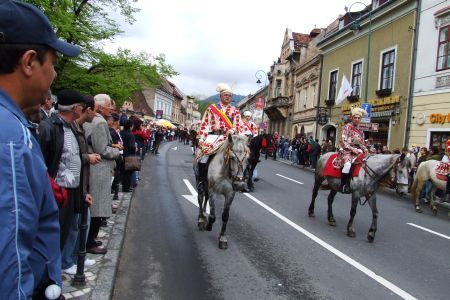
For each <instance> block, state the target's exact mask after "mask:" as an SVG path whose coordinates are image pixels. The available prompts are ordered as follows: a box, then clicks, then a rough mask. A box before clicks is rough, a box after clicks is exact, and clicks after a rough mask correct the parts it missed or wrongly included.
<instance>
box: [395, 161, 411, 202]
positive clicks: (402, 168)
mask: <svg viewBox="0 0 450 300" xmlns="http://www.w3.org/2000/svg"><path fill="white" fill-rule="evenodd" d="M410 170H411V161H410V159H409V158H408V157H406V156H405V154H404V153H402V154H401V155H400V156H399V157H397V158H396V160H395V163H394V167H393V168H392V169H391V177H392V179H393V180H392V181H393V182H394V183H395V191H396V192H397V194H399V195H405V194H407V193H408V179H409V172H410Z"/></svg>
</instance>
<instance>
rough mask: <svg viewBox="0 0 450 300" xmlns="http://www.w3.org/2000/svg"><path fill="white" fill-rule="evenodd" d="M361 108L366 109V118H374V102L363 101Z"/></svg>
mask: <svg viewBox="0 0 450 300" xmlns="http://www.w3.org/2000/svg"><path fill="white" fill-rule="evenodd" d="M361 108H362V109H364V110H365V111H366V113H367V115H366V118H372V104H371V103H361ZM369 122H370V121H369Z"/></svg>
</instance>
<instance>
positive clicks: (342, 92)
mask: <svg viewBox="0 0 450 300" xmlns="http://www.w3.org/2000/svg"><path fill="white" fill-rule="evenodd" d="M352 92H353V88H352V86H351V85H350V82H348V80H347V77H345V75H343V76H342V84H341V88H340V89H339V94H338V96H337V98H336V105H338V104H340V103H341V102H342V101H344V99H345V98H347V96H350V95H351V93H352Z"/></svg>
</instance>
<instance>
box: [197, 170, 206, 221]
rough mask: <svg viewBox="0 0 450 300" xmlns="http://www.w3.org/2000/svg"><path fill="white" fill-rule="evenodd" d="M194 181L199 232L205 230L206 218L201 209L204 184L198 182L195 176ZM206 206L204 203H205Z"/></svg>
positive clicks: (198, 179)
mask: <svg viewBox="0 0 450 300" xmlns="http://www.w3.org/2000/svg"><path fill="white" fill-rule="evenodd" d="M195 179H196V180H195V181H196V184H197V201H198V208H199V211H198V219H197V226H198V229H199V230H205V225H206V216H205V212H204V210H203V209H202V208H203V198H204V196H205V184H204V182H203V181H202V180H200V176H195ZM205 202H206V201H205ZM205 205H206V203H205Z"/></svg>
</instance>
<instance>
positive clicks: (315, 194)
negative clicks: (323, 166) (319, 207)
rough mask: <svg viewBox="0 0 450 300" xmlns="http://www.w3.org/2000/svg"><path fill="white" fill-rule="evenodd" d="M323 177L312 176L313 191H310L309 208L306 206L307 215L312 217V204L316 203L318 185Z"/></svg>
mask: <svg viewBox="0 0 450 300" xmlns="http://www.w3.org/2000/svg"><path fill="white" fill-rule="evenodd" d="M323 179H324V178H323V177H320V176H318V175H315V176H314V188H313V192H312V198H311V203H310V204H309V208H308V215H309V216H310V217H311V218H313V217H315V215H314V205H315V203H316V198H317V194H318V193H319V188H320V185H321V184H322V182H323Z"/></svg>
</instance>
